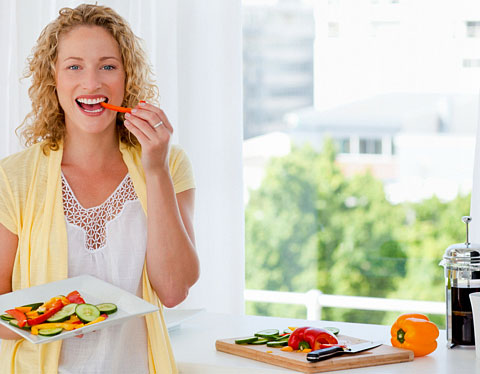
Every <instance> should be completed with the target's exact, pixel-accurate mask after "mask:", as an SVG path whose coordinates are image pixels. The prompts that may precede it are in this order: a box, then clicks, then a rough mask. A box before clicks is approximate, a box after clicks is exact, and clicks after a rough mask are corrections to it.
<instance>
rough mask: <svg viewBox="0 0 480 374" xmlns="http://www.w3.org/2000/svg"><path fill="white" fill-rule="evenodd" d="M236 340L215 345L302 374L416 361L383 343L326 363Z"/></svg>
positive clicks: (353, 340)
mask: <svg viewBox="0 0 480 374" xmlns="http://www.w3.org/2000/svg"><path fill="white" fill-rule="evenodd" d="M235 339H239V338H232V339H220V340H217V341H216V342H215V347H216V349H217V351H220V352H226V353H230V354H233V355H237V356H241V357H246V358H250V359H252V360H257V361H261V362H266V363H267V364H272V365H277V366H282V367H284V368H287V369H291V370H296V371H299V372H301V373H322V372H326V371H334V370H344V369H353V368H360V367H365V366H376V365H385V364H393V363H397V362H406V361H412V360H413V352H412V351H409V350H406V349H401V348H396V347H392V346H389V345H383V344H382V345H380V346H378V347H376V348H373V349H370V350H368V351H364V352H358V353H344V354H342V355H339V356H335V357H332V358H329V359H326V360H324V361H319V362H308V361H307V359H306V356H307V354H306V353H300V352H284V351H282V350H280V348H270V347H267V346H266V345H243V344H242V345H239V344H235ZM338 339H339V341H343V342H345V343H347V344H357V343H362V342H365V340H362V339H357V338H352V337H349V336H345V335H339V336H338ZM270 352H271V353H270Z"/></svg>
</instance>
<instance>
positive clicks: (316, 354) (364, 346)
mask: <svg viewBox="0 0 480 374" xmlns="http://www.w3.org/2000/svg"><path fill="white" fill-rule="evenodd" d="M379 345H382V342H365V343H360V344H354V345H348V346H346V347H338V346H337V347H328V348H322V349H317V350H316V351H313V352H310V353H307V361H310V362H317V361H321V360H325V359H327V358H330V357H333V356H336V355H339V354H343V353H357V352H362V351H366V350H368V349H372V348H375V347H378V346H379Z"/></svg>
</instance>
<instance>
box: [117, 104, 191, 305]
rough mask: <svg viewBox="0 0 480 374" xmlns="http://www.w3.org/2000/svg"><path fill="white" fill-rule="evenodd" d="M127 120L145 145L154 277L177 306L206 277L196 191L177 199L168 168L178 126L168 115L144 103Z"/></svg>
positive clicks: (149, 243)
mask: <svg viewBox="0 0 480 374" xmlns="http://www.w3.org/2000/svg"><path fill="white" fill-rule="evenodd" d="M125 118H126V120H125V126H126V127H127V129H128V130H129V131H131V132H132V134H133V135H135V137H136V138H137V139H138V141H139V142H140V144H141V146H142V165H143V169H144V171H145V175H146V184H147V210H148V217H147V232H148V235H147V255H146V264H147V271H148V277H149V279H150V283H151V284H152V287H153V288H154V290H155V292H156V293H157V295H158V297H159V298H160V300H161V302H162V303H163V304H164V305H165V306H167V307H173V306H175V305H177V304H179V303H181V302H182V301H183V300H184V299H185V298H186V297H187V295H188V290H189V289H190V287H191V286H192V285H193V284H194V283H195V282H196V281H197V279H198V277H199V274H200V270H199V261H198V256H197V253H196V250H195V239H194V234H193V211H194V200H195V195H194V190H193V189H190V190H187V191H184V192H181V193H178V194H175V190H174V187H173V181H172V177H171V175H170V170H169V165H168V159H169V144H170V139H171V135H172V133H173V127H172V125H171V124H170V122H169V121H168V118H167V116H166V115H165V113H164V112H163V110H161V109H159V108H157V107H155V106H154V105H150V104H146V103H144V104H139V105H137V106H136V107H135V108H134V109H133V110H132V112H131V114H130V113H127V114H126V115H125Z"/></svg>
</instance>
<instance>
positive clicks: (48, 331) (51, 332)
mask: <svg viewBox="0 0 480 374" xmlns="http://www.w3.org/2000/svg"><path fill="white" fill-rule="evenodd" d="M62 331H63V329H62V328H61V327H56V328H54V329H40V330H38V335H42V336H55V335H58V334H60V333H61V332H62Z"/></svg>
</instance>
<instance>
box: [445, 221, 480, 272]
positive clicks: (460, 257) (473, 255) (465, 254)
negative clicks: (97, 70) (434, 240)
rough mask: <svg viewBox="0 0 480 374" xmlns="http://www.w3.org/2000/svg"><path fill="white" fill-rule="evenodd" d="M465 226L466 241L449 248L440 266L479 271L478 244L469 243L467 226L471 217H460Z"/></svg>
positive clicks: (479, 245) (479, 252)
mask: <svg viewBox="0 0 480 374" xmlns="http://www.w3.org/2000/svg"><path fill="white" fill-rule="evenodd" d="M462 221H463V222H464V223H465V224H466V228H467V240H466V241H465V243H456V244H452V245H451V246H449V247H448V248H447V249H446V251H445V254H444V256H443V260H442V261H441V262H440V265H442V266H445V267H448V268H452V269H465V270H467V269H468V270H475V271H477V270H480V244H474V243H470V237H469V232H468V224H469V223H470V222H472V217H470V216H465V217H462Z"/></svg>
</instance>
